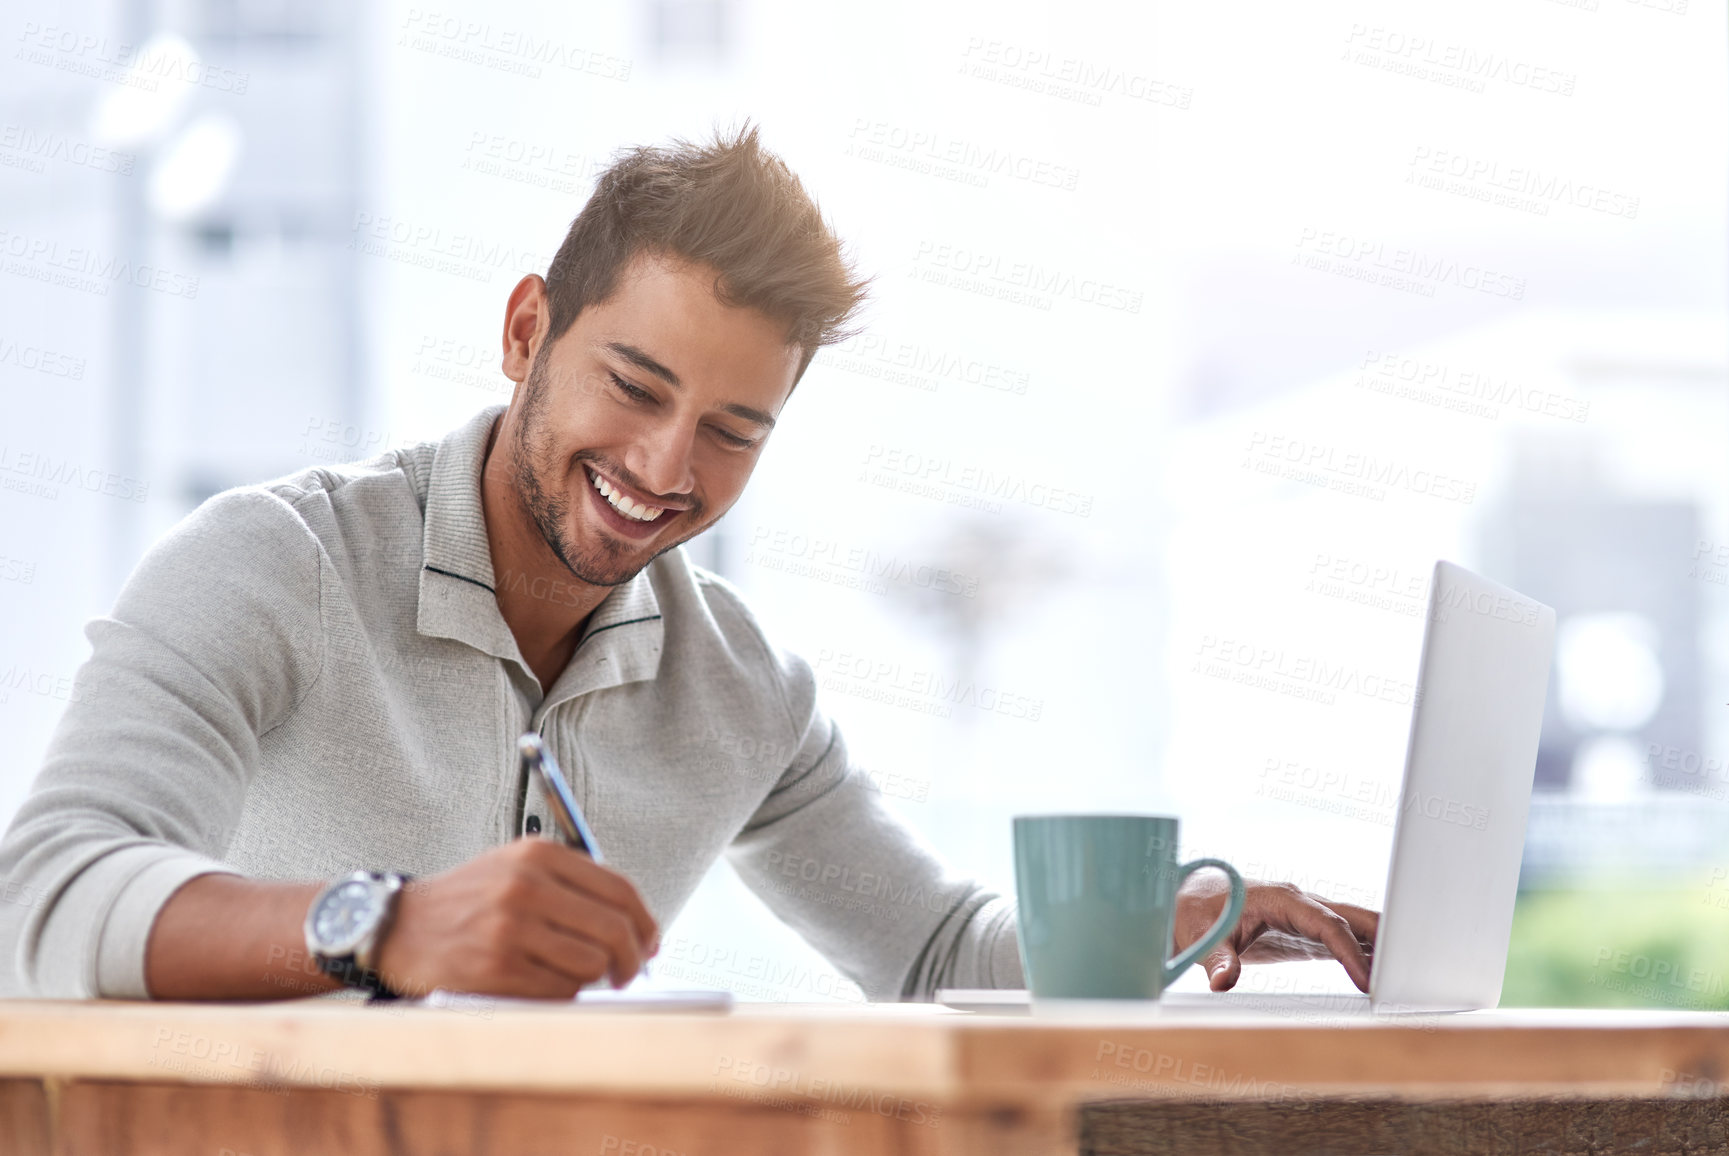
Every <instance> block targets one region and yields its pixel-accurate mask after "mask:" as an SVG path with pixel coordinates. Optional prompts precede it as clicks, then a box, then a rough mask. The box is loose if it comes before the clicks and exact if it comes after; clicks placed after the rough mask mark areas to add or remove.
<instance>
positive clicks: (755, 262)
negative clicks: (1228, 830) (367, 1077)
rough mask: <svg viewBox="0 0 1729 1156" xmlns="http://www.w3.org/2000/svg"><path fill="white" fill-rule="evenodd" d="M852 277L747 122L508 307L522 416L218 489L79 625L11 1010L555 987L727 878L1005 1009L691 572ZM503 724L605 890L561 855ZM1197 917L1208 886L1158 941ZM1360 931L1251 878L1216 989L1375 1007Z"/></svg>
mask: <svg viewBox="0 0 1729 1156" xmlns="http://www.w3.org/2000/svg"><path fill="white" fill-rule="evenodd" d="M862 291H863V285H862V283H861V282H860V281H858V280H857V279H856V278H855V277H854V275H853V273H852V270H851V269H850V268H849V267H848V264H847V262H846V261H845V260H844V259H843V256H842V253H841V248H840V245H839V243H838V241H837V240H836V238H835V237H834V235H833V233H832V232H831V230H830V229H829V227H828V226H827V224H826V223H825V222H824V221H823V219H822V216H821V214H820V213H819V211H818V209H817V207H816V205H815V204H814V203H813V202H812V200H811V199H810V198H809V197H808V195H807V194H806V193H805V192H804V190H803V188H802V187H801V186H800V184H799V182H798V180H797V179H796V178H795V177H794V176H793V175H792V174H791V173H790V172H789V171H788V170H787V169H786V167H785V166H784V165H783V164H782V163H781V162H780V161H779V160H778V159H776V158H774V157H773V156H771V155H769V154H767V153H765V152H764V151H762V150H761V148H760V147H759V145H758V142H757V138H756V134H755V132H754V131H751V130H746V131H744V132H741V133H738V134H735V135H734V136H732V137H731V138H726V139H720V140H717V141H715V142H714V143H712V144H709V145H706V146H700V147H699V146H693V145H688V144H679V145H677V146H675V147H672V148H666V149H659V148H645V149H637V150H634V151H632V152H630V153H628V154H627V155H625V156H624V157H623V158H622V159H621V160H620V161H619V162H618V163H617V164H616V165H614V166H613V168H612V169H610V170H609V171H608V172H607V173H606V174H605V175H603V176H602V178H601V180H600V182H599V185H598V187H597V189H596V191H595V193H594V195H593V196H592V198H591V199H590V200H589V202H588V204H587V206H586V207H585V208H584V209H583V211H582V213H581V215H579V216H578V217H577V219H576V221H575V222H574V224H573V225H572V226H571V229H570V233H569V235H568V237H567V238H566V239H565V242H564V244H563V246H562V247H561V248H560V250H559V252H558V255H557V257H556V258H555V259H554V261H553V263H552V266H551V268H550V269H549V271H548V274H547V277H546V278H545V279H542V278H540V277H536V276H530V277H526V278H524V279H523V280H522V282H521V283H519V284H518V285H517V286H516V288H515V289H514V291H513V292H512V293H511V295H510V299H509V302H508V305H507V307H506V310H505V318H504V332H503V349H504V359H503V369H504V372H505V374H506V375H507V376H508V377H509V378H510V379H511V380H513V381H514V382H516V389H515V392H514V393H513V395H512V398H511V402H510V405H509V406H508V407H493V408H489V409H487V410H484V411H482V412H481V413H479V414H477V415H475V416H474V418H473V419H471V420H470V421H468V422H467V423H466V424H464V425H463V426H462V427H461V428H459V429H457V430H456V431H454V432H452V433H451V434H450V435H448V436H447V437H445V438H443V439H442V440H440V441H438V442H432V443H426V444H423V445H418V446H414V447H411V448H408V449H403V450H396V451H392V452H390V453H387V454H384V455H382V456H380V457H378V458H375V459H372V460H371V461H368V462H363V463H359V464H356V465H353V466H346V467H342V468H339V469H308V470H304V471H301V472H299V473H296V474H294V475H291V476H289V477H287V478H282V479H279V480H276V481H273V482H269V483H265V484H262V485H257V486H248V487H242V488H240V489H236V490H231V491H228V492H226V493H223V494H219V495H217V496H216V497H214V498H212V499H210V500H209V501H208V502H206V503H204V504H203V505H202V506H200V507H199V508H198V509H197V510H196V511H194V512H193V513H192V514H191V515H190V516H189V517H187V519H186V520H185V521H184V522H182V523H181V524H180V525H179V526H178V527H176V528H175V529H174V530H173V531H172V532H171V533H170V534H168V535H167V536H166V537H165V538H164V539H163V540H162V541H160V542H159V543H157V544H156V545H155V546H154V547H153V548H152V549H151V550H150V551H149V552H148V554H147V555H146V556H145V558H144V559H143V561H142V562H141V563H140V564H139V566H138V568H137V570H136V571H135V572H134V573H133V575H132V576H131V578H130V579H129V581H128V582H127V584H126V587H125V589H124V590H123V591H122V593H121V595H120V597H119V599H118V601H117V603H116V605H115V607H114V611H113V613H112V614H111V615H110V616H109V617H106V618H99V619H96V620H94V621H92V622H91V623H90V625H89V627H88V629H87V634H88V636H89V639H90V642H91V645H92V654H91V657H90V659H89V661H88V662H86V664H85V665H84V666H83V668H82V669H81V670H80V671H79V673H78V677H77V680H76V683H75V688H74V694H73V701H72V702H71V703H70V705H69V706H68V708H67V711H66V714H65V716H64V718H63V720H62V722H61V724H60V727H59V729H58V730H57V732H56V733H55V735H54V738H53V741H52V743H51V746H50V748H49V752H48V757H47V760H46V763H45V765H44V767H43V769H42V772H41V774H40V776H39V777H38V779H37V781H36V783H35V785H34V788H33V790H32V792H31V794H30V796H29V798H28V799H26V801H25V802H24V804H23V806H22V807H21V808H20V810H19V812H18V814H17V816H16V817H15V819H14V821H13V824H12V826H11V829H10V830H9V831H8V832H7V834H6V837H5V839H4V841H3V842H0V873H3V875H4V877H5V878H6V879H7V880H8V881H9V887H8V895H9V896H12V897H14V901H13V902H7V903H3V904H0V944H3V945H4V946H5V948H6V949H7V951H8V955H7V960H8V962H9V965H10V966H7V967H4V968H0V975H3V976H4V978H5V980H6V981H7V987H6V990H7V992H8V993H9V994H14V995H46V996H74V997H76V996H107V997H129V998H150V997H155V998H173V999H257V998H267V997H272V996H284V995H301V994H307V993H316V992H324V991H331V990H335V989H338V988H340V987H343V986H344V985H346V986H349V987H354V988H360V989H367V990H370V991H372V992H374V993H375V994H376V995H377V996H378V997H380V998H390V997H392V996H394V995H397V994H422V993H425V992H426V991H428V990H430V989H432V988H435V987H443V988H448V989H456V990H466V991H476V992H490V993H496V994H501V995H516V996H537V997H549V998H567V997H569V996H570V995H572V994H573V993H574V992H576V991H577V990H578V989H579V988H581V987H583V986H584V985H587V984H590V983H593V982H596V981H599V980H603V979H610V980H611V981H612V982H613V983H615V984H621V983H624V982H626V981H628V980H629V979H630V978H631V977H632V976H633V975H635V974H636V973H637V972H638V971H639V970H640V968H641V966H642V963H643V961H644V960H645V959H647V958H648V957H649V956H651V955H653V954H654V953H655V951H656V950H657V948H658V944H659V936H660V931H659V929H660V927H661V926H662V925H663V924H664V923H665V922H666V921H668V920H670V919H672V918H673V917H674V916H675V915H676V914H677V913H678V911H679V910H680V909H681V908H682V907H683V906H684V904H685V902H686V901H687V900H688V899H689V898H690V896H691V894H692V892H693V891H694V890H695V888H696V886H697V884H698V882H699V881H700V880H701V879H702V877H703V875H704V874H705V873H706V872H707V870H708V869H709V868H710V866H711V865H712V864H713V863H714V862H715V860H716V859H718V858H719V857H721V856H722V855H725V856H726V857H727V858H728V859H729V861H730V862H731V863H732V864H733V865H734V866H735V867H736V868H737V869H738V871H739V874H740V875H741V877H742V878H743V879H744V881H745V882H746V883H747V884H748V885H749V886H750V887H751V888H752V889H753V890H754V891H755V892H756V893H757V894H758V895H760V896H761V897H762V899H763V901H764V902H765V903H766V904H767V905H768V906H769V907H770V908H771V909H772V910H773V911H774V912H775V913H776V915H778V916H779V917H780V918H781V919H783V920H785V921H786V922H787V923H788V924H790V925H791V926H792V927H794V928H795V929H796V930H797V931H798V932H799V933H800V934H802V935H803V936H804V937H805V939H806V940H808V941H809V942H810V943H811V944H812V945H814V946H815V947H816V949H817V950H819V951H821V952H822V953H823V954H824V955H826V956H827V957H828V958H829V959H830V960H831V961H832V962H833V963H834V964H835V966H836V967H837V968H839V969H840V970H841V971H842V972H844V973H845V974H846V975H848V976H850V977H852V978H853V979H854V980H856V981H857V982H858V983H859V985H860V986H861V987H862V988H863V990H864V991H865V993H866V994H867V995H868V996H870V997H871V998H873V999H917V998H929V996H930V995H931V993H932V992H933V991H934V989H935V988H936V987H938V986H951V987H1014V986H1020V985H1021V983H1022V977H1021V969H1020V960H1019V956H1018V952H1017V948H1016V942H1015V913H1014V908H1013V905H1012V904H1011V903H1010V902H1009V901H1008V900H1007V899H1005V898H1003V897H1000V896H997V895H993V894H991V893H989V892H987V891H985V890H983V889H982V888H980V887H978V886H976V885H975V884H973V883H972V882H970V881H969V880H967V879H966V878H964V877H962V876H959V875H956V874H954V873H952V872H950V871H949V870H948V869H947V868H946V867H945V866H944V865H943V864H942V862H941V861H940V860H939V859H938V858H937V856H936V855H935V854H934V853H933V852H932V851H931V850H930V849H929V848H928V847H927V846H926V845H925V844H923V843H922V842H921V841H920V840H919V839H918V838H917V837H916V836H915V835H914V834H913V833H912V832H910V831H909V830H908V829H907V828H906V827H905V826H903V825H902V824H901V823H900V822H899V821H898V820H897V819H896V818H895V817H894V816H893V815H892V814H891V813H890V812H889V811H888V810H887V809H885V808H884V807H883V806H882V804H881V801H880V798H879V796H878V795H877V794H876V793H875V792H873V791H872V790H871V789H870V786H869V783H868V781H867V780H866V778H865V777H864V776H863V775H861V774H859V773H856V772H855V771H854V770H853V769H852V768H851V767H850V765H849V763H848V760H847V754H846V747H845V744H844V743H843V742H842V739H841V736H840V734H839V732H838V731H837V729H836V728H835V726H834V725H833V724H832V723H831V722H830V721H829V720H828V718H827V717H826V716H825V715H824V714H823V712H822V710H821V709H820V706H819V704H818V703H817V701H816V687H815V682H814V679H813V678H812V675H811V671H810V668H809V667H808V666H807V665H806V664H805V663H804V662H803V661H801V660H800V659H799V658H797V657H796V656H794V655H791V654H788V653H786V652H784V651H782V650H780V649H778V648H776V647H775V646H774V645H773V644H772V643H771V642H770V641H769V640H768V639H767V638H765V637H764V635H763V632H762V631H761V629H760V628H759V627H758V625H757V623H756V620H755V619H754V618H753V617H752V615H751V613H750V611H749V609H748V608H747V606H746V605H745V603H744V602H743V600H742V599H741V598H740V597H739V595H738V593H737V591H735V590H734V589H732V587H730V586H729V585H727V584H726V583H725V582H724V581H722V580H721V579H720V578H718V577H716V576H715V575H713V574H710V573H707V572H706V571H704V570H701V569H699V568H697V567H695V566H693V565H692V564H691V563H690V561H689V559H688V558H687V557H686V555H685V553H684V552H683V551H682V550H679V549H677V547H678V546H679V544H680V543H682V542H684V541H686V540H688V539H689V538H691V537H692V536H693V535H695V534H698V533H700V532H702V531H703V530H704V529H706V528H707V527H708V526H710V525H712V524H713V523H714V521H715V520H716V519H717V518H719V517H721V516H722V515H723V514H725V513H726V511H727V510H728V509H729V508H730V507H731V506H732V504H733V503H734V502H735V501H737V499H738V497H739V494H740V493H741V492H742V491H743V489H744V486H745V483H746V482H747V481H748V480H749V478H750V474H751V471H752V469H753V468H754V467H755V465H756V462H757V460H758V458H759V457H760V456H761V453H762V450H763V447H764V444H765V443H766V441H767V439H768V437H769V435H770V432H771V431H772V430H773V428H774V426H775V422H776V420H777V418H778V417H779V415H780V413H781V411H782V408H783V407H784V406H785V405H786V404H787V400H788V397H789V396H790V395H791V394H792V392H793V388H794V386H795V385H796V384H797V383H798V381H799V378H800V377H801V376H802V375H803V373H804V371H805V369H806V368H807V367H808V366H809V364H810V361H811V358H812V357H813V356H814V354H815V353H816V351H817V349H818V348H820V347H821V346H823V345H825V344H828V343H830V342H832V341H835V340H838V339H839V338H840V337H841V336H843V335H844V326H845V324H846V322H847V321H848V319H849V318H850V317H851V316H852V314H853V313H854V311H855V309H856V307H857V306H858V304H859V301H860V299H861V297H862ZM527 730H534V731H538V732H540V733H541V734H542V735H543V736H544V738H545V740H546V742H547V745H548V746H549V747H550V748H551V749H552V750H553V751H554V752H555V753H556V755H557V756H558V758H559V760H560V761H561V762H562V764H563V765H564V768H565V770H566V772H567V774H568V775H569V777H570V779H571V780H572V783H571V785H572V787H573V789H574V791H575V794H576V796H577V798H578V800H579V801H580V803H581V805H582V807H583V809H584V811H585V812H586V815H587V818H588V822H589V825H590V826H591V827H592V828H593V831H594V834H595V838H596V840H597V842H598V843H599V844H600V845H601V846H602V847H603V848H604V849H605V852H606V856H607V859H606V865H605V866H601V865H598V864H596V863H595V862H593V861H592V860H591V859H589V858H588V857H587V856H585V855H583V854H581V853H580V852H578V851H575V850H573V849H571V848H569V847H566V846H564V845H563V844H562V843H561V842H558V841H555V840H554V839H552V838H551V837H550V835H551V832H552V830H553V829H554V828H553V825H552V823H551V821H550V818H549V815H550V812H549V811H548V808H547V804H546V801H545V800H544V799H543V798H542V797H541V795H540V793H539V790H538V787H537V786H536V784H533V783H530V782H527V781H526V780H525V779H524V778H523V777H522V775H521V771H520V768H519V765H518V762H517V759H516V754H515V750H516V746H515V740H516V738H517V736H519V735H520V734H521V733H523V732H524V731H527ZM1005 837H1006V833H1005ZM1221 904H1222V896H1221V894H1220V893H1219V890H1218V889H1217V888H1213V887H1209V886H1208V885H1207V884H1205V883H1204V882H1201V881H1199V880H1196V881H1194V883H1193V886H1192V887H1191V888H1190V889H1189V890H1187V891H1186V892H1185V893H1184V897H1183V901H1182V903H1181V905H1180V909H1179V930H1178V938H1179V943H1180V944H1186V943H1187V942H1189V941H1191V940H1193V939H1194V938H1196V937H1198V936H1199V935H1200V933H1201V932H1202V931H1203V930H1204V929H1205V927H1206V925H1207V924H1208V923H1209V922H1210V920H1211V918H1212V916H1213V914H1214V913H1215V912H1217V911H1218V910H1219V909H1220V905H1221ZM1374 929H1375V915H1374V913H1373V912H1369V911H1365V910H1362V909H1360V908H1355V907H1350V906H1348V905H1345V904H1338V903H1328V902H1326V901H1324V900H1321V899H1319V898H1317V897H1315V896H1312V895H1307V894H1305V893H1303V892H1301V891H1298V890H1296V889H1294V888H1290V887H1287V886H1283V885H1277V884H1260V885H1254V886H1252V887H1251V889H1250V898H1249V903H1248V905H1247V907H1246V909H1245V915H1244V918H1243V919H1242V920H1241V922H1240V923H1239V925H1238V928H1237V930H1236V933H1235V935H1234V936H1233V937H1232V938H1231V939H1229V940H1227V942H1226V943H1225V944H1224V945H1222V946H1221V947H1220V948H1219V949H1218V950H1217V951H1216V952H1215V953H1214V954H1213V955H1212V956H1210V957H1209V958H1208V960H1207V961H1206V964H1207V967H1208V970H1209V973H1210V974H1211V975H1212V982H1213V985H1214V986H1215V987H1224V986H1229V985H1230V984H1231V983H1234V982H1235V979H1236V975H1237V966H1238V960H1239V958H1247V959H1249V960H1251V961H1252V960H1254V959H1257V958H1262V959H1282V958H1324V957H1327V956H1329V955H1331V956H1334V957H1336V958H1338V959H1339V960H1340V961H1341V962H1342V963H1343V965H1344V966H1345V968H1346V970H1347V971H1348V972H1349V973H1350V975H1351V977H1352V978H1353V979H1354V980H1355V981H1356V982H1357V984H1358V986H1359V987H1366V985H1367V981H1368V960H1367V956H1366V954H1365V948H1366V946H1367V945H1368V944H1371V943H1372V942H1373V936H1374Z"/></svg>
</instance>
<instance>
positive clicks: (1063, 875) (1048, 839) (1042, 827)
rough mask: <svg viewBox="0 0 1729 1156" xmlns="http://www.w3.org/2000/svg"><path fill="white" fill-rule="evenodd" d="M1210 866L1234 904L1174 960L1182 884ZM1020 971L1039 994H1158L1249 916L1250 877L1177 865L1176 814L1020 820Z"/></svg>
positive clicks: (1218, 862) (1226, 868)
mask: <svg viewBox="0 0 1729 1156" xmlns="http://www.w3.org/2000/svg"><path fill="white" fill-rule="evenodd" d="M1203 867H1217V868H1218V869H1219V870H1221V871H1223V872H1224V873H1225V874H1226V875H1228V876H1229V877H1230V880H1231V900H1230V902H1229V903H1227V904H1225V910H1224V912H1223V913H1222V914H1221V915H1220V916H1219V918H1218V921H1217V922H1216V923H1214V924H1213V926H1212V927H1211V928H1210V929H1208V931H1207V933H1206V934H1205V935H1203V936H1201V938H1199V939H1197V940H1196V941H1195V942H1194V943H1192V944H1190V945H1189V946H1188V947H1187V948H1186V949H1184V951H1183V952H1182V954H1180V955H1178V956H1177V957H1176V958H1175V959H1171V958H1169V957H1170V954H1171V947H1172V937H1173V934H1174V932H1175V929H1176V918H1177V888H1178V887H1179V886H1181V885H1182V882H1183V880H1184V879H1186V878H1188V877H1189V875H1190V874H1192V873H1193V872H1195V871H1199V870H1200V869H1201V868H1203ZM1015 890H1016V893H1017V896H1018V899H1019V903H1020V941H1021V968H1022V970H1023V971H1024V972H1025V973H1026V977H1027V988H1028V989H1029V990H1030V991H1031V992H1032V993H1033V998H1034V999H1158V998H1159V996H1160V995H1161V994H1162V993H1163V992H1164V990H1165V988H1166V987H1168V986H1170V984H1171V982H1172V981H1173V980H1175V979H1176V978H1177V977H1178V976H1179V975H1181V974H1182V973H1183V971H1184V970H1185V969H1186V968H1187V967H1188V966H1189V965H1190V964H1192V963H1194V962H1195V961H1196V960H1197V959H1199V958H1200V957H1201V956H1203V955H1205V954H1206V953H1207V952H1209V951H1211V950H1212V949H1213V948H1214V947H1216V946H1218V943H1219V941H1220V940H1222V939H1223V938H1225V936H1226V935H1228V934H1229V933H1230V931H1231V929H1232V928H1233V927H1235V926H1236V925H1237V919H1238V917H1239V916H1241V915H1242V914H1243V877H1242V876H1241V875H1239V874H1237V869H1236V868H1235V867H1232V866H1231V865H1230V864H1229V863H1226V862H1224V861H1223V860H1222V859H1194V860H1191V861H1190V862H1188V863H1184V864H1182V865H1180V866H1179V865H1178V864H1177V820H1175V819H1172V818H1167V817H1164V816H1156V815H1022V816H1019V817H1017V818H1016V819H1015Z"/></svg>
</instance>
